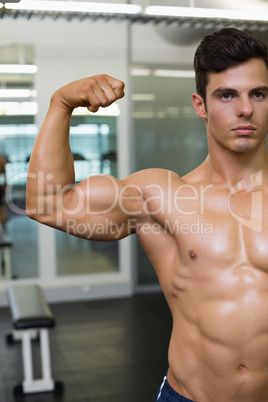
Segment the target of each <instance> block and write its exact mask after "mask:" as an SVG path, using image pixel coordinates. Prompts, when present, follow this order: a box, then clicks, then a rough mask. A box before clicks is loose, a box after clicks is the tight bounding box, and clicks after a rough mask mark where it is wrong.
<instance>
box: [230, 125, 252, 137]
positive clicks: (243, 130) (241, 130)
mask: <svg viewBox="0 0 268 402" xmlns="http://www.w3.org/2000/svg"><path fill="white" fill-rule="evenodd" d="M232 131H234V132H235V133H236V134H238V135H251V134H252V133H254V132H255V131H256V128H255V127H253V126H237V127H235V128H234V129H232Z"/></svg>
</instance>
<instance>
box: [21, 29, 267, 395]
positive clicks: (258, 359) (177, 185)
mask: <svg viewBox="0 0 268 402" xmlns="http://www.w3.org/2000/svg"><path fill="white" fill-rule="evenodd" d="M194 66H195V71H196V84H197V93H194V94H193V97H192V101H193V106H194V108H195V111H196V113H197V115H198V116H199V117H200V118H201V119H204V122H205V125H206V130H207V138H208V145H209V154H208V156H207V158H206V160H205V161H204V162H203V163H202V164H201V165H200V166H199V167H198V168H197V169H195V170H194V171H192V172H191V173H189V174H187V175H186V176H184V177H179V176H178V175H177V174H176V173H173V172H170V171H167V170H163V169H148V170H145V171H139V172H136V173H135V174H133V175H131V176H130V177H127V178H126V179H124V180H117V179H115V178H112V177H110V176H106V175H100V176H93V177H90V178H88V179H86V180H84V181H82V182H81V183H79V184H77V185H74V182H75V179H74V169H73V160H72V154H71V151H70V147H69V141H68V133H69V123H70V117H71V114H72V111H73V109H74V108H76V107H78V106H84V107H87V108H88V109H89V110H91V111H93V112H95V111H97V110H98V109H99V107H106V106H108V105H110V104H111V103H112V102H114V101H115V100H117V99H119V98H122V97H123V95H124V92H123V91H124V84H123V83H122V82H121V81H118V80H116V79H114V78H111V77H109V76H107V75H100V76H95V77H91V78H86V79H82V80H79V81H75V82H72V83H71V84H69V85H67V86H65V87H63V88H61V89H59V90H58V91H57V92H56V93H55V94H54V95H53V96H52V99H51V104H50V107H49V110H48V114H47V116H46V118H45V121H44V123H43V126H42V128H41V130H40V133H39V135H38V138H37V140H36V143H35V146H34V150H33V154H32V158H31V161H30V166H29V179H28V184H27V210H28V215H29V216H30V217H31V218H33V219H36V220H38V221H39V222H41V223H44V224H46V225H49V226H52V227H55V228H58V229H60V230H64V231H68V219H70V218H72V220H73V219H75V222H76V224H77V225H78V224H79V223H85V222H86V223H89V224H90V227H91V228H92V227H94V223H96V222H97V223H98V224H102V223H103V225H104V223H105V220H107V219H108V220H109V222H112V223H113V224H114V225H118V227H119V225H120V228H121V229H122V230H121V231H120V238H123V237H125V236H127V235H130V234H131V233H134V232H136V233H137V235H138V237H139V240H140V242H141V244H142V246H143V248H144V249H145V251H146V253H147V255H148V257H149V258H150V260H151V262H152V264H153V266H154V268H155V271H156V273H157V275H158V278H159V281H160V284H161V286H162V289H163V292H164V294H165V297H166V299H167V302H168V304H169V307H170V310H171V313H172V316H173V330H172V336H171V341H170V347H169V369H168V372H167V377H165V378H164V381H163V383H162V385H161V387H160V388H159V390H158V392H157V396H156V400H158V401H196V402H232V401H233V402H234V401H239V402H268V247H267V241H268V223H267V219H265V218H267V217H268V194H267V188H268V186H267V183H268V163H267V156H266V133H267V130H268V52H267V48H266V46H265V45H264V44H263V43H262V42H259V41H258V40H256V39H254V38H252V37H251V36H249V35H248V34H247V33H245V32H243V31H239V30H236V29H232V28H228V29H223V30H221V31H219V32H216V33H214V34H212V35H208V36H206V37H205V38H204V39H203V41H202V42H201V44H200V45H199V47H198V49H197V51H196V55H195V61H194ZM185 136H187V133H185ZM41 179H42V180H41ZM52 184H53V186H52ZM130 223H131V224H130ZM134 223H135V224H134ZM111 227H112V226H111ZM71 228H74V225H72V226H71ZM70 233H71V234H72V231H70ZM114 233H115V232H114V231H113V232H109V231H107V233H106V234H103V233H102V234H101V235H100V234H98V233H97V232H96V233H93V234H92V239H97V240H99V239H103V240H114V238H115V234H114ZM84 236H85V237H87V234H84Z"/></svg>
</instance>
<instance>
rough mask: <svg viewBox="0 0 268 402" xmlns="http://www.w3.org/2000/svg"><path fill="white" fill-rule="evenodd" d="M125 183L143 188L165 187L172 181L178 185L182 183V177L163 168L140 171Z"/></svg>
mask: <svg viewBox="0 0 268 402" xmlns="http://www.w3.org/2000/svg"><path fill="white" fill-rule="evenodd" d="M124 181H125V182H126V183H129V184H136V185H141V186H154V185H164V184H168V183H170V182H172V181H178V183H180V182H182V180H181V177H180V176H179V175H178V174H177V173H176V172H173V171H172V170H168V169H161V168H149V169H143V170H139V171H137V172H135V173H133V174H132V175H130V176H129V177H128V178H127V179H125V180H124Z"/></svg>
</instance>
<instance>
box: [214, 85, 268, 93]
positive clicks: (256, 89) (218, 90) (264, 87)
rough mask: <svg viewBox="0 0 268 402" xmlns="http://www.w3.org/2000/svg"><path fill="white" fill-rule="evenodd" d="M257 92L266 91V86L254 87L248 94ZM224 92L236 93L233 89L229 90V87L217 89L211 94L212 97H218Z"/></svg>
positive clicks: (267, 89)
mask: <svg viewBox="0 0 268 402" xmlns="http://www.w3.org/2000/svg"><path fill="white" fill-rule="evenodd" d="M258 91H268V86H266V85H261V86H259V87H256V88H252V89H251V90H250V91H249V92H258ZM224 92H232V93H238V90H237V89H235V88H229V87H219V88H216V89H215V90H214V91H213V92H212V95H218V94H222V93H224Z"/></svg>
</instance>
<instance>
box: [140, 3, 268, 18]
mask: <svg viewBox="0 0 268 402" xmlns="http://www.w3.org/2000/svg"><path fill="white" fill-rule="evenodd" d="M145 14H147V15H152V16H157V15H158V16H166V17H189V18H209V19H213V18H219V19H230V20H243V21H244V20H248V21H268V13H267V12H264V11H258V12H256V11H255V12H254V11H253V10H250V11H244V10H230V9H229V10H225V9H218V8H197V7H168V6H148V7H146V8H145Z"/></svg>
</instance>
